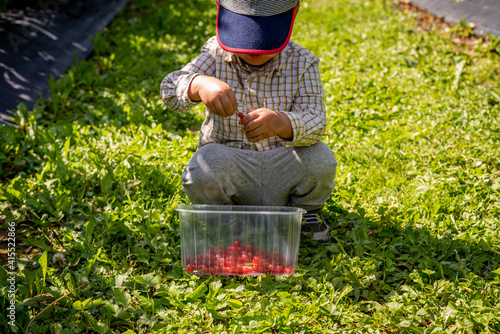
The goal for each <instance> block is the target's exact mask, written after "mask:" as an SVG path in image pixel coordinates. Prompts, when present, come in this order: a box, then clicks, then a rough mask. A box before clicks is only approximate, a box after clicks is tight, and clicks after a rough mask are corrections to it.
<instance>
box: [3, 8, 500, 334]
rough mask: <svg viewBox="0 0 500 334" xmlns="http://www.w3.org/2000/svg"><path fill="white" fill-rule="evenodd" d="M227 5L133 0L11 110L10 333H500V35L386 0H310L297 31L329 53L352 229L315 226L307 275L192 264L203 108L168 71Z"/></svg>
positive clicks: (326, 67)
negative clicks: (187, 102) (187, 252)
mask: <svg viewBox="0 0 500 334" xmlns="http://www.w3.org/2000/svg"><path fill="white" fill-rule="evenodd" d="M215 15H216V11H215V8H214V5H213V3H212V1H202V0H184V1H166V0H156V1H153V0H132V1H130V3H129V6H128V7H127V9H126V10H125V11H124V12H123V13H121V14H120V15H119V16H118V17H117V19H116V20H115V21H114V22H113V23H112V25H111V26H109V27H108V28H107V29H106V30H105V31H104V32H103V34H102V35H98V36H96V37H95V38H94V45H95V52H94V54H93V55H92V57H91V58H90V59H88V60H85V61H82V62H78V63H76V64H75V66H74V67H73V68H71V69H69V70H68V73H67V74H66V75H65V76H64V77H63V78H62V79H60V80H58V81H53V80H52V81H51V82H50V85H51V89H52V96H51V97H50V98H47V99H43V98H42V99H40V100H39V103H38V104H37V106H36V107H35V108H34V110H33V111H32V113H29V112H28V110H26V108H24V107H23V106H20V107H19V109H18V111H17V115H18V116H17V118H16V122H17V124H18V125H19V127H18V128H16V127H8V126H5V125H0V166H1V168H0V180H1V188H0V217H1V218H0V222H1V221H4V222H3V224H2V231H3V232H2V235H5V236H6V235H7V232H6V229H7V228H9V227H12V226H15V228H16V238H17V239H16V241H17V242H16V252H17V261H16V263H17V267H16V270H15V271H16V272H17V275H16V276H15V277H16V287H17V289H18V290H17V293H16V296H15V298H16V302H17V304H16V320H15V325H14V326H9V325H8V321H9V319H8V318H6V315H7V313H4V312H2V314H1V315H0V326H1V328H2V332H4V331H9V330H10V331H12V332H15V333H24V332H25V330H26V328H27V326H28V324H29V323H30V321H32V323H31V324H30V327H29V332H30V333H63V334H69V333H91V332H92V333H94V332H95V333H127V334H130V333H208V332H210V333H239V332H241V333H335V332H345V333H397V332H402V333H495V332H499V331H500V311H499V309H500V301H499V299H500V266H499V262H500V241H499V237H498V236H499V235H500V158H499V157H500V84H499V82H500V80H499V74H500V63H499V57H498V53H499V51H500V47H499V43H498V41H499V40H496V41H495V40H489V41H488V40H485V39H475V40H473V41H472V43H470V44H469V45H468V46H463V45H457V44H455V43H453V42H452V41H451V38H450V37H449V36H448V35H450V34H451V33H460V32H461V29H465V28H464V27H460V26H459V27H456V28H454V29H452V31H451V32H449V33H447V34H440V33H438V32H431V33H426V32H421V31H420V30H419V29H418V27H417V25H416V23H415V19H414V17H413V16H412V15H403V14H402V13H401V12H399V11H396V10H393V9H391V7H390V6H384V5H383V2H382V1H360V0H338V1H327V0H315V1H308V2H305V1H304V2H302V6H301V10H300V13H299V15H298V18H297V24H296V27H295V30H294V33H293V36H292V39H293V40H294V41H296V42H297V43H299V44H301V45H303V46H305V47H307V48H309V49H310V50H311V51H312V52H314V53H315V54H316V55H317V56H318V57H319V58H320V59H321V60H322V62H321V67H320V70H321V73H322V77H323V81H324V87H325V91H326V101H327V112H328V130H327V133H326V135H325V136H324V141H325V142H326V143H327V144H328V145H329V146H330V147H331V148H332V149H334V150H335V152H336V156H337V159H338V161H339V169H338V176H337V187H336V189H335V191H334V193H333V194H332V196H331V198H330V199H329V200H328V201H327V203H326V204H325V213H326V217H327V220H328V224H329V225H330V228H331V231H332V240H331V242H330V243H327V244H318V243H316V242H313V241H311V240H307V239H303V240H301V247H300V255H299V265H298V268H297V272H296V273H295V274H294V275H292V276H290V277H286V278H279V277H278V278H276V277H271V276H268V277H266V276H262V277H256V278H251V277H249V278H237V277H208V276H204V277H192V276H189V275H188V274H187V273H186V272H185V271H183V269H182V267H181V265H180V243H179V242H180V240H179V222H178V216H177V214H176V212H175V211H174V207H175V206H176V205H178V204H183V203H187V198H186V196H185V194H184V193H183V191H182V187H181V186H180V175H181V173H182V170H183V167H184V166H185V165H186V163H187V162H188V161H189V158H190V156H191V155H192V153H193V152H194V151H195V150H196V145H197V137H198V129H199V128H200V125H201V122H202V113H201V108H198V109H196V110H193V112H192V113H189V114H185V115H179V114H175V113H173V112H171V111H169V110H167V109H166V108H165V107H164V106H163V105H162V103H161V101H160V97H159V85H160V82H161V80H162V79H163V77H164V76H165V75H166V74H167V73H169V72H171V71H173V70H175V69H178V68H179V67H181V66H182V65H183V64H184V63H186V62H187V61H189V60H190V59H191V58H192V57H194V56H195V55H196V54H197V53H198V52H199V49H200V47H201V46H202V45H203V43H204V42H205V41H206V40H207V39H208V38H209V37H210V36H212V35H213V34H214V20H215ZM465 33H467V31H465ZM58 252H61V253H63V254H64V255H65V260H66V261H65V262H64V261H60V260H57V259H53V255H55V254H56V253H58ZM4 255H5V254H4ZM4 258H6V256H4ZM3 268H4V269H0V282H1V285H0V305H1V306H2V310H5V309H6V308H7V306H8V305H9V297H8V293H9V291H8V288H9V285H8V284H7V277H8V275H9V272H10V269H9V267H8V266H7V265H5V266H4V267H3ZM82 278H84V283H85V278H86V279H88V281H89V284H88V285H86V284H83V285H82V283H81V282H82V281H81V280H82ZM73 290H74V291H73ZM71 291H73V292H72V293H69V292H71ZM68 293H69V294H68ZM66 294H68V295H67V296H65V295H66ZM63 296H65V297H63ZM61 297H63V298H61ZM47 306H49V307H48V308H47V309H45V308H46V307H47ZM44 309H45V310H44ZM42 310H44V312H43V313H40V312H41V311H42Z"/></svg>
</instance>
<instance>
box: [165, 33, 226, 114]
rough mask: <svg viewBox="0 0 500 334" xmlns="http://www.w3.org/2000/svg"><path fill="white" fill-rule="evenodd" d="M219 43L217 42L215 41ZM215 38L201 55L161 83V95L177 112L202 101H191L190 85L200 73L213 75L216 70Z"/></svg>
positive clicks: (206, 44)
mask: <svg viewBox="0 0 500 334" xmlns="http://www.w3.org/2000/svg"><path fill="white" fill-rule="evenodd" d="M215 43H217V42H215ZM214 50H215V46H214V41H213V38H212V39H210V40H209V41H208V42H207V43H205V45H204V46H203V47H202V49H201V53H200V55H198V57H196V58H195V59H193V60H192V61H191V62H189V63H188V64H187V65H186V66H184V67H183V68H182V69H180V70H178V71H174V72H172V73H170V74H168V75H167V76H166V77H165V78H164V79H163V81H162V83H161V85H160V95H161V98H162V100H163V102H164V103H165V104H166V106H167V107H168V108H169V109H171V110H173V111H176V112H180V113H182V112H185V111H187V110H189V109H190V108H192V107H193V106H195V105H196V104H198V103H200V102H199V101H191V100H190V99H189V96H188V90H189V86H190V85H191V82H192V81H193V79H194V78H195V77H196V76H197V75H199V74H204V75H209V76H212V75H213V74H214V72H215V62H216V60H215V55H214V52H215V51H214Z"/></svg>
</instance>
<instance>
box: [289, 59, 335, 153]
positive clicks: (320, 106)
mask: <svg viewBox="0 0 500 334" xmlns="http://www.w3.org/2000/svg"><path fill="white" fill-rule="evenodd" d="M318 63H319V61H315V62H313V63H312V64H311V65H310V66H309V67H308V68H307V69H306V71H305V72H304V74H303V76H302V79H301V80H300V83H299V89H298V93H297V95H296V96H295V98H294V101H293V105H292V110H291V111H290V112H286V113H285V114H286V115H287V116H288V118H289V120H290V122H291V124H292V129H293V139H292V140H290V141H289V142H285V143H286V144H287V145H291V146H310V145H313V144H316V143H318V142H319V141H320V140H321V136H322V135H323V134H324V133H325V130H326V111H325V102H324V96H325V92H324V90H323V85H322V82H321V76H320V74H319V69H318Z"/></svg>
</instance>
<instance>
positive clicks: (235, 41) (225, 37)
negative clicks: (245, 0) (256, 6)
mask: <svg viewBox="0 0 500 334" xmlns="http://www.w3.org/2000/svg"><path fill="white" fill-rule="evenodd" d="M226 2H228V1H227V0H226V1H223V0H222V1H221V3H219V4H218V14H217V41H218V42H219V45H220V47H221V48H222V49H224V50H226V51H229V52H234V53H246V54H255V55H264V54H272V53H278V52H280V51H281V50H283V49H284V48H285V46H286V45H287V44H288V41H289V40H290V36H291V34H292V28H293V23H294V20H295V16H296V15H297V11H298V7H299V5H298V4H297V1H292V2H293V3H292V6H293V7H291V8H289V7H290V1H288V6H287V7H284V8H285V9H286V11H284V12H281V13H278V14H275V13H276V10H274V11H271V13H272V14H273V15H269V16H263V15H262V14H261V13H257V14H256V11H255V10H252V11H249V10H247V11H246V12H251V14H244V13H245V9H243V10H240V11H239V13H237V12H235V11H232V10H229V9H227V8H226V7H230V6H226V7H225V6H224V4H225V3H226ZM268 2H269V3H273V2H272V1H268ZM249 3H250V2H249ZM252 3H255V2H254V1H253V2H252ZM274 3H275V4H276V2H274ZM232 9H233V8H232ZM265 9H267V8H265ZM278 10H279V8H278ZM261 11H262V10H261ZM257 12H258V11H257Z"/></svg>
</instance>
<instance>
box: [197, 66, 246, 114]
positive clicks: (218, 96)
mask: <svg viewBox="0 0 500 334" xmlns="http://www.w3.org/2000/svg"><path fill="white" fill-rule="evenodd" d="M188 96H189V98H190V99H191V101H202V102H203V103H205V105H206V106H207V108H208V109H210V111H211V112H213V113H214V114H216V115H219V116H222V117H227V116H231V115H233V114H234V113H235V111H236V110H237V108H238V102H237V101H236V96H235V95H234V92H233V90H232V89H231V87H229V85H228V84H227V83H225V82H224V81H221V80H219V79H217V78H214V77H210V76H207V75H197V76H196V77H195V78H194V79H193V80H192V81H191V85H190V86H189V90H188Z"/></svg>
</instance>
